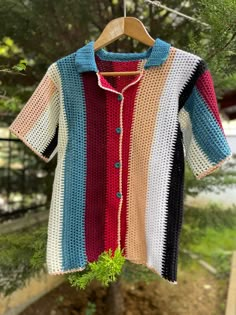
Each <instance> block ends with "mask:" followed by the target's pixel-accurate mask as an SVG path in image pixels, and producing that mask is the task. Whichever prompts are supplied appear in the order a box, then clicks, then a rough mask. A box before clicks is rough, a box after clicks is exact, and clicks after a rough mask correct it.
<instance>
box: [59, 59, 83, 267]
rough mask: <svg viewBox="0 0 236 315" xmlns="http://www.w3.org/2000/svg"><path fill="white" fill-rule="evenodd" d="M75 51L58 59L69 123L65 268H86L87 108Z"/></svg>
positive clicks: (66, 167) (66, 168) (65, 210)
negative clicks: (75, 63)
mask: <svg viewBox="0 0 236 315" xmlns="http://www.w3.org/2000/svg"><path fill="white" fill-rule="evenodd" d="M74 58H75V54H71V55H68V56H66V57H64V58H62V59H59V60H58V61H57V65H58V68H59V71H60V75H61V81H62V89H63V96H64V109H65V113H66V121H67V125H68V144H67V148H66V156H65V171H64V174H65V180H64V195H63V196H62V198H64V208H63V235H62V253H63V271H68V270H70V269H75V268H79V267H84V266H85V265H86V262H87V257H86V249H85V205H86V203H85V198H86V110H85V109H86V108H85V97H84V90H83V82H82V79H81V76H80V75H79V74H78V72H77V71H76V67H75V66H74Z"/></svg>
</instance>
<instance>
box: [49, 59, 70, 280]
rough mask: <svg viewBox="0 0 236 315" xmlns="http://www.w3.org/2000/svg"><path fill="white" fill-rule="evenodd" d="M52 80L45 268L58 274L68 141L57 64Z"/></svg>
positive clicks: (61, 265)
mask: <svg viewBox="0 0 236 315" xmlns="http://www.w3.org/2000/svg"><path fill="white" fill-rule="evenodd" d="M52 71H53V76H54V80H56V81H57V82H58V89H59V90H60V103H61V113H60V116H59V126H60V128H59V134H58V141H59V142H58V161H57V166H56V169H55V175H54V182H53V191H52V198H51V206H50V213H49V221H48V240H47V255H46V256H47V257H46V261H47V269H48V273H49V274H59V273H62V271H63V256H62V230H63V201H64V175H65V174H64V169H65V167H64V164H65V154H66V147H67V141H68V128H67V122H66V114H65V110H64V101H63V93H62V88H61V79H60V74H59V70H58V68H57V66H56V65H55V67H54V68H52Z"/></svg>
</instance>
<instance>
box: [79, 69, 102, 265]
mask: <svg viewBox="0 0 236 315" xmlns="http://www.w3.org/2000/svg"><path fill="white" fill-rule="evenodd" d="M83 84H84V91H85V104H86V122H87V126H86V128H87V133H86V136H87V139H86V143H87V178H86V209H85V214H86V215H85V243H86V254H87V258H88V261H90V262H91V261H95V260H97V258H98V256H99V254H101V252H103V251H104V229H105V226H104V225H105V206H104V205H105V200H106V183H107V181H106V99H105V93H104V90H102V89H101V88H100V87H99V86H98V84H97V76H96V74H95V73H94V72H87V73H84V74H83ZM78 105H79V104H78ZM78 154H79V151H78Z"/></svg>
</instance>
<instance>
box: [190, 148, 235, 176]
mask: <svg viewBox="0 0 236 315" xmlns="http://www.w3.org/2000/svg"><path fill="white" fill-rule="evenodd" d="M231 157H232V153H231V154H230V155H228V156H227V157H226V158H225V159H224V160H222V161H220V162H219V163H218V164H217V165H214V166H212V167H210V168H209V169H208V170H206V171H204V172H203V173H201V174H199V175H198V176H196V178H197V179H202V178H203V177H205V176H207V175H209V174H211V173H212V172H214V171H215V170H216V169H217V168H219V167H220V166H221V165H222V164H223V163H224V162H226V161H228V160H229V159H230V158H231Z"/></svg>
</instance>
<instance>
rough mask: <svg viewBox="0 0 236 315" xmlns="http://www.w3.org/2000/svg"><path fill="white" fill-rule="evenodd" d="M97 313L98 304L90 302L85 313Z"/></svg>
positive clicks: (87, 314)
mask: <svg viewBox="0 0 236 315" xmlns="http://www.w3.org/2000/svg"><path fill="white" fill-rule="evenodd" d="M95 313H96V304H95V303H92V302H90V301H89V302H88V306H87V308H86V311H85V315H93V314H95Z"/></svg>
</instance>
